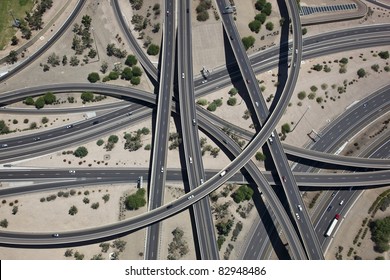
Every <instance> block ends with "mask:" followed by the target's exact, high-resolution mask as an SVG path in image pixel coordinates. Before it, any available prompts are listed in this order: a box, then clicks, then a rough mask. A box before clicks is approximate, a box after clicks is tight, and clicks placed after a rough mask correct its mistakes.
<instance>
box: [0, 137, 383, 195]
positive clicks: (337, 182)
mask: <svg viewBox="0 0 390 280" xmlns="http://www.w3.org/2000/svg"><path fill="white" fill-rule="evenodd" d="M386 143H388V142H386ZM69 170H74V171H75V174H71V173H70V172H69ZM205 172H206V176H207V177H213V176H215V175H218V174H219V172H220V170H206V171H205ZM166 173H167V180H168V181H175V182H177V181H183V177H182V170H181V169H168V170H167V172H166ZM263 174H264V178H265V179H266V180H267V182H269V184H271V185H280V180H276V181H275V178H274V177H273V176H272V173H271V172H268V171H265V172H263ZM139 176H143V177H144V181H145V182H146V181H148V180H149V176H150V174H149V171H148V169H147V168H127V169H124V168H110V169H104V170H99V169H94V168H91V169H84V168H81V169H80V168H72V169H56V168H54V169H12V168H5V169H4V168H3V169H0V180H1V181H3V182H9V181H39V180H52V181H56V180H67V181H70V180H81V181H83V180H95V183H96V182H100V180H103V179H104V180H106V179H111V180H122V179H127V180H129V181H131V182H136V181H137V179H138V177H139ZM294 177H295V178H296V181H297V184H298V185H299V186H301V187H310V188H312V189H325V190H326V189H334V188H345V189H349V188H350V187H351V186H353V187H366V186H383V185H386V184H389V183H390V170H383V171H371V172H355V173H306V172H303V173H302V172H294ZM98 178H102V179H98ZM229 182H236V183H247V182H246V180H245V179H244V178H243V175H242V174H241V173H236V174H234V175H232V177H231V178H230V179H229ZM202 187H203V186H202V185H201V186H199V188H202ZM16 189H17V188H16ZM16 192H17V191H16ZM0 195H4V193H3V192H0Z"/></svg>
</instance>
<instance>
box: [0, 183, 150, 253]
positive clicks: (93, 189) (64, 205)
mask: <svg viewBox="0 0 390 280" xmlns="http://www.w3.org/2000/svg"><path fill="white" fill-rule="evenodd" d="M72 189H74V190H75V191H76V193H75V194H74V195H73V196H72V195H69V197H67V198H65V197H57V198H56V199H55V200H52V201H45V202H40V199H41V198H42V197H47V196H50V195H52V194H57V191H50V192H44V193H39V194H29V195H21V196H17V197H9V198H6V199H5V200H6V203H2V204H1V206H0V215H1V217H2V219H4V218H5V219H7V220H8V222H9V225H8V228H7V229H3V230H10V231H21V232H48V233H50V234H51V233H53V232H60V233H61V232H62V231H68V230H75V229H82V228H89V227H96V226H101V225H104V224H108V223H115V222H117V221H118V220H119V219H120V213H123V214H122V216H121V219H123V218H129V217H133V216H135V215H139V214H140V213H143V212H145V210H146V206H145V207H143V208H141V209H139V210H137V211H134V212H131V211H126V210H125V211H123V212H121V211H120V207H119V204H120V201H121V197H123V196H125V195H127V194H132V193H134V192H135V191H136V186H135V185H129V184H126V185H125V184H113V185H101V186H85V187H78V188H72ZM70 190H71V189H70V188H69V189H62V191H64V192H69V191H70ZM58 191H60V190H58ZM106 194H109V195H110V197H109V200H108V201H107V202H106V203H105V202H104V200H103V199H102V197H103V196H104V195H106ZM84 198H88V199H89V200H90V202H89V203H88V204H85V203H84V202H83V200H84ZM96 202H99V208H98V209H96V210H94V209H92V208H91V205H92V204H93V203H96ZM12 204H13V206H10V205H12ZM72 205H75V206H76V207H77V208H78V213H77V214H76V215H74V216H71V215H69V214H68V210H69V208H70V207H71V206H72ZM14 206H18V212H17V213H16V214H15V215H13V214H12V209H13V207H14ZM143 234H144V233H142V230H140V231H137V232H135V233H133V234H130V235H128V236H126V237H124V238H122V240H124V241H126V242H127V246H126V249H125V251H124V252H123V253H121V254H120V259H121V258H126V259H127V258H130V259H137V258H139V257H138V255H137V254H138V253H139V252H143V243H142V242H139V239H140V237H141V236H143ZM110 243H111V244H112V241H111V242H110ZM71 249H73V251H74V252H76V251H78V252H80V253H82V254H85V259H90V258H92V256H93V255H96V254H99V253H101V248H99V244H94V245H88V246H80V247H75V248H71ZM65 250H66V248H61V249H40V250H29V249H16V248H12V249H10V248H2V250H1V252H0V256H1V258H2V259H72V258H66V257H65V256H64V253H65ZM113 250H114V249H113V248H110V249H109V250H108V252H107V253H103V254H102V257H103V258H104V259H108V257H109V253H111V252H113Z"/></svg>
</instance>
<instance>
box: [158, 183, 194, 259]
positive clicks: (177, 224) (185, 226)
mask: <svg viewBox="0 0 390 280" xmlns="http://www.w3.org/2000/svg"><path fill="white" fill-rule="evenodd" d="M182 195H184V189H183V186H182V185H178V184H169V185H166V186H165V195H164V204H168V203H170V202H172V201H174V200H176V199H178V198H179V197H180V196H182ZM176 228H179V229H181V230H183V232H184V236H183V240H184V241H185V242H186V243H187V246H188V253H187V254H186V255H184V256H183V257H182V258H180V260H196V252H195V243H194V236H193V232H192V223H191V217H190V212H189V210H188V209H187V210H185V211H182V212H181V213H179V214H177V215H175V216H173V217H171V218H168V219H166V220H164V221H163V222H162V227H161V233H162V234H160V250H159V258H158V259H160V260H167V259H168V258H167V256H168V246H169V244H170V243H171V242H172V240H173V235H172V231H173V230H174V229H176Z"/></svg>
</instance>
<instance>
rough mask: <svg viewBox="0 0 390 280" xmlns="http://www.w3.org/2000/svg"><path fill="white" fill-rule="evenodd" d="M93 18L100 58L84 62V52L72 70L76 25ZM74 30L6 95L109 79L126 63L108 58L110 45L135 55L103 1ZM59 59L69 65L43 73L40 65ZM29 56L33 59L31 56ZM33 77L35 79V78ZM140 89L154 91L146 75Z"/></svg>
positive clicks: (87, 9)
mask: <svg viewBox="0 0 390 280" xmlns="http://www.w3.org/2000/svg"><path fill="white" fill-rule="evenodd" d="M86 14H87V15H89V16H91V18H92V29H91V35H92V38H93V40H94V42H93V43H92V48H93V49H95V50H97V53H98V54H97V56H96V57H95V58H94V59H89V62H88V63H85V62H83V58H84V54H86V53H88V50H86V51H84V54H83V55H79V56H78V58H79V60H80V64H79V66H75V67H73V66H70V65H69V61H70V57H71V56H73V55H74V53H75V52H74V50H72V49H71V45H72V40H73V36H74V33H73V32H72V29H73V24H74V23H80V22H81V18H82V17H83V16H84V15H86ZM74 23H73V24H72V26H71V27H70V28H69V29H68V30H67V31H66V32H65V34H64V35H63V36H62V37H61V38H60V39H59V40H58V41H57V42H56V43H55V44H54V45H53V46H52V47H51V48H50V49H49V50H48V51H47V52H46V53H45V54H44V55H42V56H41V57H40V58H39V59H37V60H36V61H35V62H33V63H32V64H31V65H30V66H29V67H27V68H26V69H23V70H22V71H21V72H20V74H19V75H23V77H24V78H23V79H22V80H21V79H18V76H15V77H12V78H10V79H9V80H7V82H6V83H5V84H4V85H3V88H2V89H3V91H7V90H12V89H15V88H22V87H27V86H28V87H31V86H36V85H42V84H52V83H64V82H87V83H88V80H87V77H88V74H89V73H91V72H99V73H100V78H101V79H102V78H103V77H104V76H105V75H108V73H109V71H111V70H112V69H114V64H115V63H122V64H123V65H124V61H125V59H119V58H116V57H114V56H111V57H109V56H107V54H106V47H107V45H108V44H110V43H114V44H115V45H116V47H118V48H120V49H125V50H126V51H127V54H131V53H132V52H131V51H130V49H129V48H128V46H127V44H125V42H124V41H123V39H119V38H124V35H123V34H122V33H121V31H120V28H119V26H118V24H117V22H116V20H115V16H114V13H113V9H112V7H111V6H110V3H109V2H107V1H103V2H102V3H100V4H99V5H98V4H97V2H91V3H87V4H86V5H85V6H84V8H83V10H82V11H81V12H80V14H79V15H78V16H77V18H76V19H75V21H74ZM53 52H54V53H56V54H57V55H59V57H60V60H62V57H63V55H67V57H68V64H67V65H66V66H63V65H62V64H61V65H59V66H57V67H50V70H49V71H48V72H43V69H42V67H41V66H40V65H43V64H45V63H46V62H47V58H48V56H49V55H50V54H51V53H53ZM26 55H30V54H29V53H28V54H26ZM103 61H106V62H107V63H108V65H109V67H108V72H107V74H102V73H101V72H100V67H101V64H102V63H103ZM31 73H33V75H31ZM113 83H114V84H117V83H119V84H123V85H126V86H131V84H130V83H129V82H124V81H115V82H113ZM137 88H140V89H143V90H146V91H153V88H152V86H151V84H150V82H149V81H148V78H147V76H146V75H145V74H143V75H142V77H141V84H140V85H138V86H137Z"/></svg>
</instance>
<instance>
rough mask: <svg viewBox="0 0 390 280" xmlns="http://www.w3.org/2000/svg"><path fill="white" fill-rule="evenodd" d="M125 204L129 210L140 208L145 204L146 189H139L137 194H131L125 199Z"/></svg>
mask: <svg viewBox="0 0 390 280" xmlns="http://www.w3.org/2000/svg"><path fill="white" fill-rule="evenodd" d="M125 205H126V208H127V209H129V210H138V209H139V208H141V207H143V206H145V205H146V200H145V189H138V190H137V192H136V193H135V194H132V195H129V196H128V197H127V198H126V200H125Z"/></svg>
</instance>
